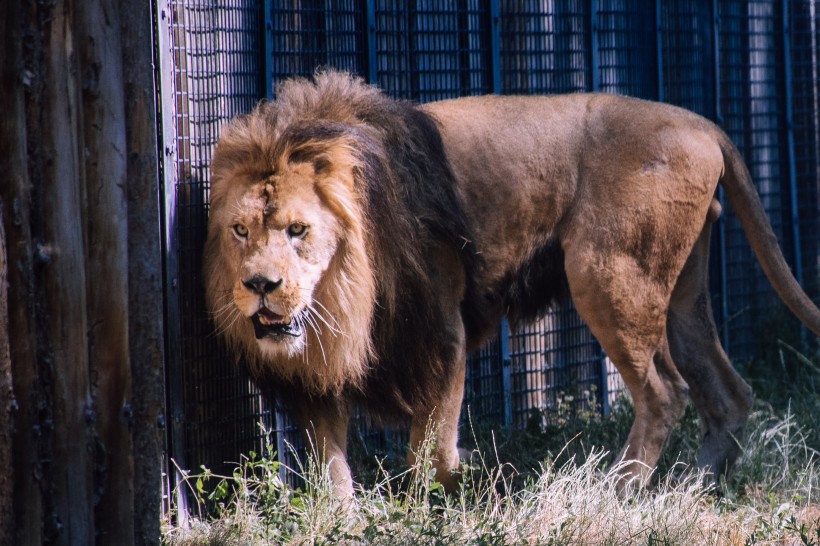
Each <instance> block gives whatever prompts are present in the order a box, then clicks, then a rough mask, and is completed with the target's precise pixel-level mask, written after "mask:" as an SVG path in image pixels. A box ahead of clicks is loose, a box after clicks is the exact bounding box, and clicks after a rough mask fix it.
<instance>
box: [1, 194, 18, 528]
mask: <svg viewBox="0 0 820 546" xmlns="http://www.w3.org/2000/svg"><path fill="white" fill-rule="evenodd" d="M3 217H4V214H3V209H2V207H0V544H13V543H14V540H13V537H14V509H13V506H12V499H13V498H14V474H13V472H11V470H12V464H13V459H12V445H13V444H12V431H13V430H14V428H13V427H14V423H13V421H12V409H13V408H14V406H15V405H16V402H15V401H14V389H13V388H12V380H11V352H10V347H9V313H8V309H9V306H8V262H7V261H6V230H5V228H4V227H3Z"/></svg>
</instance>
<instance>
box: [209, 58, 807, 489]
mask: <svg viewBox="0 0 820 546" xmlns="http://www.w3.org/2000/svg"><path fill="white" fill-rule="evenodd" d="M276 96H277V99H276V101H274V102H268V103H264V104H260V105H259V106H258V107H257V108H256V109H255V110H254V111H253V112H251V113H250V114H249V115H246V116H244V117H240V118H237V119H235V120H234V121H232V122H231V123H230V124H229V125H228V126H227V127H226V128H225V130H224V132H223V134H222V136H221V137H220V139H219V142H218V144H217V146H216V150H215V152H214V157H213V164H212V188H211V212H210V221H209V226H208V240H207V243H206V248H205V280H206V287H207V299H208V305H209V308H210V310H211V312H212V313H213V317H214V319H215V322H216V326H217V329H218V331H219V332H220V333H221V334H222V335H223V336H224V337H225V338H226V339H227V341H228V343H229V344H230V345H231V346H232V347H233V348H234V349H235V350H236V351H237V353H238V354H240V355H242V356H243V357H244V362H245V363H246V364H247V366H248V368H249V370H250V372H251V374H252V375H253V377H254V378H255V380H256V381H257V382H258V383H259V385H260V386H261V388H262V389H263V390H264V391H266V392H268V393H270V394H275V395H276V396H277V397H279V399H280V400H282V401H283V402H284V403H286V405H287V407H288V408H289V409H290V411H291V412H292V414H293V415H294V416H295V418H296V419H297V421H298V422H299V423H300V424H301V426H302V427H303V428H304V429H305V430H306V431H307V432H308V434H309V436H310V437H311V439H312V440H313V441H314V442H315V443H316V445H317V446H318V447H319V448H320V449H321V450H322V451H323V453H324V456H325V457H326V461H327V462H328V463H329V465H330V473H331V478H332V480H333V483H334V487H335V488H336V490H337V492H338V493H339V494H340V495H343V496H346V495H350V494H351V493H352V481H351V476H350V471H349V468H348V466H347V463H346V461H345V450H346V436H347V429H348V418H349V412H350V408H351V406H352V405H353V404H356V403H360V404H363V405H364V406H365V407H366V408H368V409H369V410H370V412H371V413H372V414H374V415H375V416H377V417H379V418H381V419H383V420H388V421H390V420H396V419H409V421H410V426H411V432H410V442H411V446H410V447H411V449H410V452H409V453H410V454H409V456H408V458H409V459H410V461H411V462H412V460H413V457H414V455H413V453H414V451H415V449H417V448H418V446H419V443H420V442H421V441H422V440H423V438H424V434H425V429H426V427H427V425H428V422H429V421H430V420H432V422H433V423H434V427H433V430H435V432H436V435H437V437H436V439H435V440H436V441H435V442H434V445H435V449H434V453H433V456H434V464H435V467H436V470H437V477H438V478H439V479H440V480H441V481H442V482H443V483H444V484H445V486H447V487H451V488H452V487H453V486H454V485H455V482H456V478H455V477H454V476H453V475H452V474H451V473H450V472H449V471H450V470H452V469H454V468H455V467H456V466H457V465H458V461H459V457H458V450H457V446H456V442H457V424H458V418H459V411H460V408H461V401H462V396H463V382H464V372H465V355H466V353H467V351H471V350H473V349H475V348H477V347H479V346H480V345H482V344H483V343H484V342H485V341H486V340H487V339H488V337H489V336H490V335H492V333H493V332H495V330H496V327H497V324H498V322H499V320H500V318H501V317H502V316H503V315H506V316H508V317H510V319H511V320H512V321H513V322H520V321H525V320H529V319H533V318H535V317H537V316H538V315H539V314H541V313H543V311H545V310H546V309H547V307H548V306H549V305H550V304H551V303H552V302H553V301H554V300H555V299H556V298H558V297H560V296H561V295H562V294H564V293H568V294H569V295H570V296H571V297H572V299H573V301H574V302H575V306H576V308H577V309H578V312H579V313H580V315H581V317H582V318H583V319H584V320H585V321H586V323H587V324H588V325H589V328H590V329H591V331H592V333H593V334H594V335H595V337H596V338H597V339H598V341H599V342H600V343H601V345H602V346H603V348H604V349H605V351H606V353H607V355H608V356H609V357H610V358H611V359H612V361H613V362H614V363H615V365H616V366H617V368H618V370H619V371H620V373H621V375H622V377H623V379H624V381H625V382H626V385H627V387H628V388H629V391H630V393H631V395H632V399H633V402H634V406H635V422H634V424H633V426H632V430H631V432H630V434H629V438H628V439H627V442H626V446H625V447H624V449H623V451H622V453H621V457H623V458H624V459H626V460H628V461H632V463H630V466H628V467H627V468H626V474H627V475H634V476H643V475H645V472H646V469H650V468H652V467H653V466H654V465H655V463H656V462H657V460H658V457H659V456H660V454H661V451H662V449H663V447H664V444H665V442H666V440H667V438H668V436H669V432H670V430H671V429H672V426H673V425H674V423H675V421H676V420H677V419H678V418H679V417H680V415H681V413H682V411H683V409H684V405H685V402H686V396H687V394H689V395H690V396H691V397H692V400H693V401H694V403H695V406H696V407H697V409H698V412H699V414H700V417H701V420H702V423H703V429H704V439H703V447H702V448H701V451H700V453H699V456H698V464H699V465H700V466H702V467H703V468H706V469H709V470H711V471H712V472H713V473H714V474H717V473H719V472H721V471H722V470H723V469H725V467H726V465H727V464H728V463H729V462H731V460H732V459H733V458H734V457H735V455H736V445H737V444H736V440H735V435H737V434H738V433H739V432H740V431H741V429H742V427H743V424H744V422H745V421H746V418H747V415H748V413H749V407H750V403H751V390H750V388H749V386H748V385H747V384H746V383H745V382H744V381H743V379H741V377H740V376H739V375H738V374H737V373H736V372H735V370H734V369H733V368H732V365H731V364H730V362H729V360H728V358H727V357H726V355H725V353H724V352H723V349H722V348H721V346H720V342H719V339H718V335H717V333H716V330H715V324H714V322H713V319H712V310H711V306H710V297H709V292H708V289H709V283H708V279H707V254H708V249H709V232H710V229H711V223H712V222H713V221H714V220H715V219H716V218H717V217H718V215H719V214H720V206H719V205H718V203H717V201H716V200H715V198H714V195H715V190H716V188H717V185H718V184H721V185H722V186H723V188H724V191H725V193H726V196H727V197H728V199H729V201H731V202H732V204H733V205H734V207H735V209H736V211H737V215H738V217H739V218H740V221H741V224H742V225H743V228H744V230H745V231H746V233H747V235H748V237H749V240H750V242H751V246H752V249H753V250H754V252H755V255H756V256H757V257H758V259H759V260H760V262H761V264H762V266H763V269H764V271H765V272H766V275H767V276H768V278H769V279H770V281H771V282H772V284H773V286H774V288H775V290H776V291H777V293H778V294H779V295H780V296H781V298H782V299H783V300H784V302H785V303H786V305H787V306H788V307H789V308H790V309H791V310H792V311H793V312H794V313H795V315H797V316H798V317H799V318H800V320H802V321H803V322H804V323H805V324H806V325H807V326H808V327H809V328H810V329H811V330H812V331H814V333H815V334H818V333H820V311H818V309H817V307H816V306H815V305H814V304H813V303H812V302H811V301H810V300H809V298H808V297H807V296H806V295H805V293H804V292H803V291H802V290H801V288H800V286H799V285H798V284H797V282H796V281H795V279H794V277H793V276H792V275H791V273H790V271H789V268H788V266H787V264H786V262H785V260H784V258H783V256H782V254H781V252H780V250H779V248H778V246H777V240H776V238H775V235H774V233H773V232H772V229H771V226H770V225H769V223H768V221H767V219H766V216H765V214H764V211H763V209H762V207H761V204H760V201H759V198H758V196H757V194H756V192H755V190H754V187H753V185H752V182H751V180H750V176H749V173H748V171H747V170H746V167H745V166H744V164H743V161H742V160H741V157H740V155H739V153H738V151H737V150H736V148H735V147H734V146H733V145H732V143H731V142H730V141H729V139H728V138H727V137H726V135H724V133H722V132H721V131H720V130H719V129H718V128H717V127H716V126H714V125H713V124H712V123H710V122H709V121H707V120H705V119H703V118H701V117H698V116H696V115H694V114H692V113H690V112H687V111H685V110H681V109H680V108H675V107H673V106H668V105H665V104H656V103H652V102H645V101H640V100H636V99H630V98H623V97H616V96H610V95H585V94H578V95H569V96H555V97H498V96H487V97H473V98H463V99H456V100H449V101H444V102H439V103H433V104H428V105H424V106H415V105H412V104H410V103H407V102H402V101H396V100H393V99H390V98H388V97H387V96H385V95H384V94H382V93H381V92H380V91H379V90H377V89H376V88H374V87H370V86H368V85H365V84H364V83H363V82H362V81H361V80H359V79H357V78H355V77H352V76H350V75H348V74H345V73H339V72H333V71H327V72H323V73H319V74H317V75H316V76H315V78H314V80H313V81H308V80H305V79H294V80H290V81H286V82H284V83H282V84H281V85H279V87H278V88H277V93H276Z"/></svg>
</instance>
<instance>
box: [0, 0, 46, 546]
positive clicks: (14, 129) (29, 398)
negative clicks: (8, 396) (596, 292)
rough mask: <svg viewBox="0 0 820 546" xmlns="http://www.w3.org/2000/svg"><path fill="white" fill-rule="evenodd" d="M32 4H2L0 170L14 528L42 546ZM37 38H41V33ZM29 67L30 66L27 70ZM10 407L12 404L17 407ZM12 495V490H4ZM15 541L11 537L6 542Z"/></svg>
mask: <svg viewBox="0 0 820 546" xmlns="http://www.w3.org/2000/svg"><path fill="white" fill-rule="evenodd" d="M27 8H30V6H29V5H24V6H20V5H17V3H15V2H5V3H3V5H2V8H0V9H2V12H3V13H2V23H0V24H1V25H3V26H2V27H0V28H2V30H0V36H2V40H0V68H2V70H3V74H2V78H0V104H2V105H3V108H4V109H6V112H5V114H4V115H3V116H0V169H2V172H4V173H5V174H6V177H5V180H4V182H3V183H2V184H0V204H2V206H3V209H4V225H5V235H6V240H7V242H8V244H7V247H6V252H7V256H8V263H9V264H12V266H11V267H9V268H8V271H7V273H8V278H7V281H8V286H9V287H10V288H9V291H8V319H9V323H8V338H9V352H10V358H11V365H12V380H13V387H14V394H15V402H16V404H17V405H18V406H19V407H18V410H17V411H16V413H15V415H14V426H15V430H14V435H13V438H12V441H13V445H12V457H13V463H12V466H11V467H9V468H7V470H9V469H10V470H11V475H13V477H14V478H13V484H12V485H13V487H14V491H13V495H12V496H11V498H12V499H13V500H12V503H13V507H14V527H10V528H7V530H6V534H7V535H8V534H13V536H14V540H11V542H4V544H6V543H10V544H42V543H43V542H44V536H43V524H42V523H43V513H44V506H43V491H42V489H41V486H42V484H43V481H42V480H41V478H42V476H43V469H42V464H41V460H42V459H41V457H40V453H39V446H40V442H39V440H38V435H37V431H38V430H39V429H40V427H39V426H38V424H39V416H38V404H39V403H40V400H42V396H40V392H39V390H38V388H37V385H38V384H39V367H38V365H37V359H36V355H37V348H36V345H37V344H36V339H35V325H34V317H35V310H34V293H35V291H34V283H33V278H34V277H33V258H32V249H33V248H34V244H33V238H32V234H31V228H30V226H31V220H30V208H31V185H30V179H29V175H28V166H27V161H28V155H27V146H26V143H27V138H28V135H27V131H26V108H25V101H24V89H25V88H27V87H28V88H30V87H31V86H32V84H33V83H34V75H33V74H32V73H31V72H30V70H31V68H33V67H34V64H33V62H32V59H31V57H33V56H34V55H35V54H36V52H37V41H36V40H31V41H30V42H29V43H28V49H27V52H28V55H29V57H28V58H27V59H26V60H27V61H29V62H24V58H23V50H22V48H21V44H22V39H21V38H22V36H23V35H24V34H28V32H25V33H24V32H23V30H24V29H26V30H27V31H30V30H31V29H32V28H36V27H35V26H34V25H35V23H34V21H33V17H31V16H30V15H31V10H30V9H27ZM35 36H36V35H35ZM21 67H26V69H22V68H21ZM9 402H10V401H9ZM3 494H4V496H5V495H6V492H5V491H4V492H3ZM3 538H4V539H5V538H8V537H7V536H6V537H3Z"/></svg>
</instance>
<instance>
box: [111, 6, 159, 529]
mask: <svg viewBox="0 0 820 546" xmlns="http://www.w3.org/2000/svg"><path fill="white" fill-rule="evenodd" d="M120 10H121V22H122V47H123V53H122V54H123V56H124V58H125V61H124V65H125V67H126V68H125V70H124V74H123V79H124V88H125V97H126V100H125V103H126V104H127V105H128V108H127V109H126V112H125V115H126V149H127V151H128V152H127V161H128V255H129V279H128V310H129V321H128V324H129V336H128V339H129V344H130V360H131V369H132V388H133V392H134V398H133V412H134V416H133V420H134V425H133V445H134V476H135V481H134V511H135V516H136V519H135V522H134V526H135V529H134V532H135V537H136V543H137V544H159V537H160V507H161V498H160V487H159V485H160V483H161V482H162V477H161V470H162V458H163V447H164V445H165V433H166V430H165V390H164V385H165V371H164V368H163V362H164V350H163V348H164V343H165V341H164V330H163V318H162V317H163V299H162V293H163V285H162V240H161V231H160V227H161V225H162V221H161V212H160V199H159V195H160V187H159V172H158V165H159V160H158V157H157V131H156V120H157V110H156V104H155V97H156V94H155V89H154V72H153V70H154V64H153V63H154V59H153V49H152V45H153V39H152V34H153V23H152V19H153V13H152V6H151V2H133V1H131V0H120Z"/></svg>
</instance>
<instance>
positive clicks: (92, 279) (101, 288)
mask: <svg viewBox="0 0 820 546" xmlns="http://www.w3.org/2000/svg"><path fill="white" fill-rule="evenodd" d="M75 28H76V34H77V44H78V47H77V51H78V60H79V63H80V66H81V70H82V74H83V78H82V113H83V118H82V129H83V145H84V147H83V149H84V151H85V154H84V160H85V162H84V167H85V177H84V180H85V194H86V203H85V206H86V208H85V232H86V237H85V240H86V245H87V246H86V249H85V250H86V257H85V268H86V275H87V294H88V301H87V309H88V324H89V325H90V329H89V339H88V354H89V365H90V369H91V377H92V378H93V383H92V384H91V394H92V400H93V408H91V410H90V411H92V412H93V419H94V422H95V427H94V432H95V440H94V441H95V448H94V454H95V460H94V495H95V508H94V525H95V532H96V538H97V544H98V545H106V544H111V545H117V546H120V545H122V546H125V545H128V544H133V541H134V497H133V477H134V461H133V451H132V440H131V430H130V426H131V419H132V414H133V411H132V409H131V367H130V362H129V354H128V320H127V317H128V248H127V244H128V223H127V221H126V220H127V217H128V211H127V206H126V183H127V172H126V155H125V154H126V143H125V95H124V91H123V87H122V77H123V67H122V61H123V52H122V47H121V44H120V20H119V5H118V1H117V0H101V1H99V2H79V3H77V4H76V25H75Z"/></svg>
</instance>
